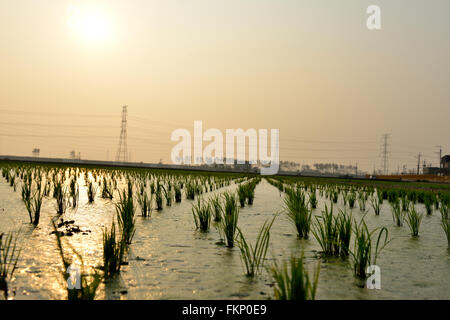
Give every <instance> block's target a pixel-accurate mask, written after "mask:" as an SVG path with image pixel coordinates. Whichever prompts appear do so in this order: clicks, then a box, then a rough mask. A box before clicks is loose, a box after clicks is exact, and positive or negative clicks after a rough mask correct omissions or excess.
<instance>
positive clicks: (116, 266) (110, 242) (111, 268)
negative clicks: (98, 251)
mask: <svg viewBox="0 0 450 320" xmlns="http://www.w3.org/2000/svg"><path fill="white" fill-rule="evenodd" d="M125 250H126V243H125V241H123V240H122V238H117V236H116V226H115V224H114V222H113V223H112V226H111V229H110V230H109V231H108V230H107V229H105V230H103V271H104V274H105V277H110V276H112V275H114V274H117V273H119V272H120V267H121V265H122V263H123V258H124V254H125Z"/></svg>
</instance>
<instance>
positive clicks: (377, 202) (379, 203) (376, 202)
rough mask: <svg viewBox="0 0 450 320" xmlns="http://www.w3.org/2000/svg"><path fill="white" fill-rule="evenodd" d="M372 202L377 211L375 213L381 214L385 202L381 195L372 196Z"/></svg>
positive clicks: (374, 209)
mask: <svg viewBox="0 0 450 320" xmlns="http://www.w3.org/2000/svg"><path fill="white" fill-rule="evenodd" d="M370 204H371V206H372V208H373V211H374V212H375V215H377V216H379V215H380V212H381V206H382V204H383V200H382V199H380V198H379V197H371V198H370Z"/></svg>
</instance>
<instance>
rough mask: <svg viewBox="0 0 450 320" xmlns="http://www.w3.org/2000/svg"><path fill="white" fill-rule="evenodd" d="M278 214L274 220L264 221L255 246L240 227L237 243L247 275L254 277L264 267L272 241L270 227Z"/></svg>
mask: <svg viewBox="0 0 450 320" xmlns="http://www.w3.org/2000/svg"><path fill="white" fill-rule="evenodd" d="M275 218H276V216H274V217H273V219H272V221H268V220H267V221H266V222H264V225H263V226H262V227H261V230H260V231H259V233H258V237H257V238H256V243H255V246H254V247H253V246H252V245H251V244H248V243H247V240H245V237H244V235H243V233H242V231H241V229H239V228H238V234H239V237H238V239H237V245H238V247H239V250H240V252H241V261H242V263H243V265H244V266H245V271H246V275H247V276H248V277H253V276H254V275H256V274H257V273H259V271H260V270H261V269H262V267H263V265H264V259H265V258H266V254H267V249H268V248H269V241H270V229H271V228H272V225H273V223H274V221H275Z"/></svg>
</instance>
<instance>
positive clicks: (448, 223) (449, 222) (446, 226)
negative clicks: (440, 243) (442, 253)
mask: <svg viewBox="0 0 450 320" xmlns="http://www.w3.org/2000/svg"><path fill="white" fill-rule="evenodd" d="M441 226H442V229H443V230H444V233H445V236H446V237H447V242H448V246H449V247H450V217H448V215H447V216H444V215H443V216H442V221H441Z"/></svg>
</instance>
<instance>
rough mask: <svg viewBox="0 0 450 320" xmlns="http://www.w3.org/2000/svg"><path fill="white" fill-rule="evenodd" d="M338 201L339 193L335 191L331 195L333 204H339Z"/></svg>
mask: <svg viewBox="0 0 450 320" xmlns="http://www.w3.org/2000/svg"><path fill="white" fill-rule="evenodd" d="M338 199H339V192H338V191H336V190H335V191H333V192H332V193H331V201H332V202H333V203H337V202H338Z"/></svg>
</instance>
